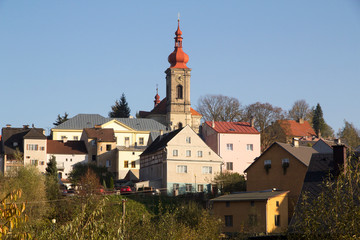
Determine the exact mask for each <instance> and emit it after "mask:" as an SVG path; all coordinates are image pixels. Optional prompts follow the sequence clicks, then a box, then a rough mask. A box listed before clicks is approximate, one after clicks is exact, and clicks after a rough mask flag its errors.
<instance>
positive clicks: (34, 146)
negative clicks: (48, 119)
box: [27, 144, 39, 151]
mask: <svg viewBox="0 0 360 240" xmlns="http://www.w3.org/2000/svg"><path fill="white" fill-rule="evenodd" d="M38 147H39V146H38V145H37V144H27V150H29V151H37V150H38Z"/></svg>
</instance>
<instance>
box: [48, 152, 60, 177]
mask: <svg viewBox="0 0 360 240" xmlns="http://www.w3.org/2000/svg"><path fill="white" fill-rule="evenodd" d="M46 175H48V176H53V177H54V178H56V179H57V177H58V169H57V167H56V158H55V156H54V155H52V156H51V158H50V159H49V162H48V163H47V167H46Z"/></svg>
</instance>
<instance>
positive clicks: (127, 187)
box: [120, 186, 132, 194]
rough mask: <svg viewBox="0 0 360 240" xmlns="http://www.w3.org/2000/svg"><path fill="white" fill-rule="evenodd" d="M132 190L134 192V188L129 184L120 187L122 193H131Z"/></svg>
mask: <svg viewBox="0 0 360 240" xmlns="http://www.w3.org/2000/svg"><path fill="white" fill-rule="evenodd" d="M131 192H132V190H131V187H129V186H123V187H121V188H120V193H121V194H129V193H131Z"/></svg>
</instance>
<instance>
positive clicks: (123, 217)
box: [121, 199, 127, 236]
mask: <svg viewBox="0 0 360 240" xmlns="http://www.w3.org/2000/svg"><path fill="white" fill-rule="evenodd" d="M121 202H122V219H121V220H122V225H123V236H124V234H125V213H126V202H127V199H121Z"/></svg>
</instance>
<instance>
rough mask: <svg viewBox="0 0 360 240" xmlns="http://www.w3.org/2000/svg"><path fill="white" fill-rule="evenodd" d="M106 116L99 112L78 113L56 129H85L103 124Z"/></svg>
mask: <svg viewBox="0 0 360 240" xmlns="http://www.w3.org/2000/svg"><path fill="white" fill-rule="evenodd" d="M105 122H106V118H104V117H103V116H101V115H99V114H78V115H76V116H74V117H72V118H70V119H69V120H67V121H65V122H63V123H62V124H60V125H59V126H57V127H55V128H54V129H80V130H82V129H84V128H92V127H94V126H95V125H99V124H103V123H105Z"/></svg>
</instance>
